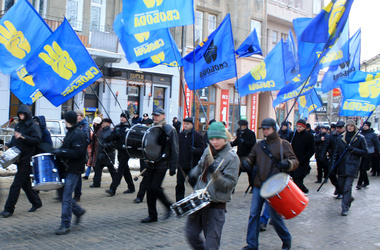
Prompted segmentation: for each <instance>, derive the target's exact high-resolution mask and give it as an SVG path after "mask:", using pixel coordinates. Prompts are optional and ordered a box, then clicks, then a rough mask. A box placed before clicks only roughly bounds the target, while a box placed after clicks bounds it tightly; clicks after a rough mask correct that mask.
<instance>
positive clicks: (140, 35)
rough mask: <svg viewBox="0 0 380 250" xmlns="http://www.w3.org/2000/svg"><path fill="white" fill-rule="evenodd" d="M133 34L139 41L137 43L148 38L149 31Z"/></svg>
mask: <svg viewBox="0 0 380 250" xmlns="http://www.w3.org/2000/svg"><path fill="white" fill-rule="evenodd" d="M134 36H135V38H136V40H137V41H139V43H142V42H144V41H146V40H148V39H149V36H150V33H149V31H147V32H143V33H138V34H135V35H134Z"/></svg>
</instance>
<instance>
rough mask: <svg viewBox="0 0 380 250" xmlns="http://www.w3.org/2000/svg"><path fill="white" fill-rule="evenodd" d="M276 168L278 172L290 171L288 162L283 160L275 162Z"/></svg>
mask: <svg viewBox="0 0 380 250" xmlns="http://www.w3.org/2000/svg"><path fill="white" fill-rule="evenodd" d="M276 167H277V168H278V169H279V170H280V171H286V170H289V169H290V166H289V162H288V160H283V161H278V162H276Z"/></svg>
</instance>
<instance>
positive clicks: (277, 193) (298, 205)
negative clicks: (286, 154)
mask: <svg viewBox="0 0 380 250" xmlns="http://www.w3.org/2000/svg"><path fill="white" fill-rule="evenodd" d="M260 195H261V197H263V198H264V199H265V200H267V202H268V203H269V204H270V205H271V206H272V208H273V209H274V210H276V212H277V213H278V214H279V215H281V216H282V217H283V218H284V219H291V218H293V217H296V216H297V215H299V214H300V213H301V212H302V211H303V210H304V209H305V207H306V206H307V204H308V203H309V198H307V196H306V195H305V194H304V193H303V192H302V191H301V189H299V187H298V186H297V185H296V184H295V183H294V182H293V181H292V180H291V179H290V176H289V175H288V174H286V173H278V174H275V175H273V176H271V177H270V178H269V179H268V180H266V181H265V182H264V184H263V186H262V187H261V190H260Z"/></svg>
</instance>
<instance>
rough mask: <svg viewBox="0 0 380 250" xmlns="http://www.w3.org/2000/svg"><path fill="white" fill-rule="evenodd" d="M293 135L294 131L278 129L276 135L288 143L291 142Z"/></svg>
mask: <svg viewBox="0 0 380 250" xmlns="http://www.w3.org/2000/svg"><path fill="white" fill-rule="evenodd" d="M293 134H294V131H293V130H291V129H286V130H282V129H280V130H279V131H278V135H279V136H280V138H281V139H284V140H287V141H288V142H290V141H291V140H292V138H293Z"/></svg>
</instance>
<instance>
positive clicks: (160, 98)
mask: <svg viewBox="0 0 380 250" xmlns="http://www.w3.org/2000/svg"><path fill="white" fill-rule="evenodd" d="M156 108H162V109H165V88H163V87H154V94H153V109H156Z"/></svg>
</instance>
